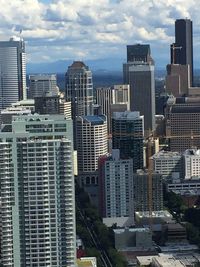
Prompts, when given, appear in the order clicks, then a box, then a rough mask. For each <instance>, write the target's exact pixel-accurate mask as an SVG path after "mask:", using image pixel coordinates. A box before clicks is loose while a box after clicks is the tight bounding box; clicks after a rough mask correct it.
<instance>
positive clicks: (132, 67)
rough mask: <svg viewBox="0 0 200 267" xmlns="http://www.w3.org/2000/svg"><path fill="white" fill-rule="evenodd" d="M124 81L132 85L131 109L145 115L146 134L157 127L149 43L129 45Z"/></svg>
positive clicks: (152, 62)
mask: <svg viewBox="0 0 200 267" xmlns="http://www.w3.org/2000/svg"><path fill="white" fill-rule="evenodd" d="M123 75H124V83H127V84H129V85H130V109H131V111H139V112H140V114H141V115H144V131H145V136H148V135H149V130H150V131H152V130H154V129H155V79H154V61H153V59H152V58H151V51H150V46H149V45H141V44H136V45H129V46H127V63H125V64H124V65H123Z"/></svg>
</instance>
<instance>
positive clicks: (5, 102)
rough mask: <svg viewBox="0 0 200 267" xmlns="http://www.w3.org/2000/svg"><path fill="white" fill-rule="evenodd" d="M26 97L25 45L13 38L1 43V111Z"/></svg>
mask: <svg viewBox="0 0 200 267" xmlns="http://www.w3.org/2000/svg"><path fill="white" fill-rule="evenodd" d="M26 97H27V94H26V53H25V43H24V41H23V40H22V39H20V38H18V37H13V38H10V40H9V41H1V42H0V110H2V109H5V108H7V107H9V106H10V105H11V104H12V103H14V102H16V101H19V100H22V99H26Z"/></svg>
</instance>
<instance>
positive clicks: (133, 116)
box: [112, 111, 144, 171]
mask: <svg viewBox="0 0 200 267" xmlns="http://www.w3.org/2000/svg"><path fill="white" fill-rule="evenodd" d="M112 136H113V148H114V149H119V150H120V158H121V159H129V158H132V159H133V170H134V171H136V170H137V169H142V168H143V166H144V157H143V141H144V116H140V113H139V112H136V111H134V112H130V111H126V112H116V113H114V114H113V118H112Z"/></svg>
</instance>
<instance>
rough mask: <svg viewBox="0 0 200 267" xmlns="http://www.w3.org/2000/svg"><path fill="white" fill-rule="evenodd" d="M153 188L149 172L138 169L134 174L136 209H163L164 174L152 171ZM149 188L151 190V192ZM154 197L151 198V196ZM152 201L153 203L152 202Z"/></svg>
mask: <svg viewBox="0 0 200 267" xmlns="http://www.w3.org/2000/svg"><path fill="white" fill-rule="evenodd" d="M151 179H152V183H151V184H152V188H150V183H149V174H148V172H146V171H143V170H138V171H137V173H134V174H133V186H134V190H133V194H134V196H133V199H134V210H135V211H149V210H150V206H151V210H152V211H160V210H163V186H162V175H161V174H159V173H155V172H154V173H152V175H151ZM149 190H151V192H150V193H149ZM150 196H151V197H152V199H151V200H150V199H149V197H150ZM150 203H151V204H150Z"/></svg>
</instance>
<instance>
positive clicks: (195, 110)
mask: <svg viewBox="0 0 200 267" xmlns="http://www.w3.org/2000/svg"><path fill="white" fill-rule="evenodd" d="M165 118H166V137H167V138H168V139H169V146H170V150H171V151H177V152H184V151H185V150H186V149H190V148H194V147H196V148H200V135H199V132H200V98H199V97H180V98H174V97H170V98H169V99H168V101H167V106H166V109H165Z"/></svg>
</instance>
